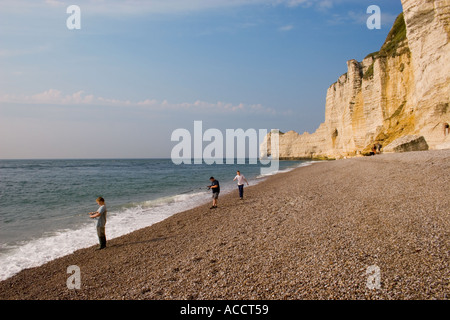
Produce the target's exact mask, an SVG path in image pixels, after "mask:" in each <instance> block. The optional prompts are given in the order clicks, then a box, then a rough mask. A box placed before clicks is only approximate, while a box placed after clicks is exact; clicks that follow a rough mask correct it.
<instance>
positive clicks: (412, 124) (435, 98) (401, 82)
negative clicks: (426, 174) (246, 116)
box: [261, 0, 450, 159]
mask: <svg viewBox="0 0 450 320" xmlns="http://www.w3.org/2000/svg"><path fill="white" fill-rule="evenodd" d="M402 5H403V9H404V13H402V14H400V15H399V16H398V17H397V19H396V21H395V23H394V25H393V27H392V29H391V31H390V32H389V34H388V36H387V38H386V41H385V43H384V44H383V46H382V47H381V49H380V51H378V52H374V53H372V54H369V55H368V56H367V57H366V58H365V59H364V60H363V61H362V62H358V61H356V60H350V61H348V62H347V67H348V72H347V73H346V74H343V75H342V76H341V77H339V79H338V81H337V82H335V83H333V84H332V85H331V86H330V87H329V88H328V90H327V97H326V106H325V122H324V123H322V124H321V125H320V126H319V128H318V129H317V130H316V131H315V132H314V133H312V134H310V133H307V132H306V133H303V134H301V135H300V134H298V133H296V132H294V131H289V132H287V133H284V134H280V137H279V146H280V149H279V152H280V154H279V155H280V158H281V159H292V158H341V157H346V156H355V155H358V154H365V153H368V152H369V151H370V149H371V146H373V145H374V144H375V143H380V144H382V145H383V146H386V145H388V144H389V143H391V142H392V141H394V140H396V139H398V138H401V137H403V136H405V135H410V134H414V135H420V136H423V137H424V138H425V140H426V142H427V143H428V146H429V147H430V149H439V148H450V135H449V134H447V135H446V134H445V130H444V128H445V126H446V125H448V124H449V123H450V108H449V97H450V45H449V36H450V2H449V1H448V0H434V1H430V0H402ZM270 138H271V137H270V134H269V135H267V136H266V138H265V140H264V142H263V144H262V145H261V156H262V157H264V156H266V154H265V153H264V151H265V150H266V146H268V148H267V150H268V154H270V153H271V151H270Z"/></svg>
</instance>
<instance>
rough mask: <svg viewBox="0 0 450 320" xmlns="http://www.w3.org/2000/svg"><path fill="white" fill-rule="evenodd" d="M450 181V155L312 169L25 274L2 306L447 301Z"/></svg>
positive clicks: (1, 295)
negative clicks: (72, 274)
mask: <svg viewBox="0 0 450 320" xmlns="http://www.w3.org/2000/svg"><path fill="white" fill-rule="evenodd" d="M449 172H450V150H437V151H422V152H408V153H398V154H381V155H376V156H372V157H360V158H351V159H344V160H336V161H327V162H320V163H314V164H312V165H311V166H307V167H301V168H298V169H295V170H293V171H290V172H287V173H279V174H277V175H274V176H270V177H268V178H267V179H266V180H264V181H262V182H261V183H259V184H257V185H255V186H249V187H246V188H245V194H244V200H243V201H241V200H239V196H238V190H237V188H236V191H235V192H231V193H229V194H225V195H221V196H220V197H219V203H218V208H217V209H210V203H208V204H205V205H202V206H199V207H196V208H194V209H191V210H187V211H184V212H181V213H178V214H175V215H173V216H171V217H169V218H167V219H165V220H163V221H161V222H159V223H156V224H154V225H152V226H150V227H147V228H144V229H140V230H137V231H135V232H132V233H130V234H127V235H124V236H121V237H119V238H115V239H112V240H110V241H108V247H107V248H106V249H104V250H101V251H96V250H95V247H90V248H86V249H81V250H78V251H76V252H74V253H73V254H70V255H67V256H64V257H62V258H58V259H56V260H53V261H50V262H48V263H46V264H44V265H42V266H39V267H36V268H31V269H26V270H23V271H21V272H20V273H18V274H16V275H14V276H12V277H11V278H8V279H6V280H4V281H2V282H0V299H44V300H46V299H69V300H72V299H82V300H84V299H89V300H90V299H115V300H116V299H117V300H121V299H200V300H203V299H257V300H259V299H277V300H280V299H288V300H298V299H408V300H409V299H444V300H446V299H448V298H449V296H450V282H449V280H450V271H449V262H450V219H449V214H450V197H449V194H450V179H449ZM106 234H108V224H107V225H106ZM92 236H93V237H95V236H96V235H95V231H94V230H93V234H92ZM71 265H76V266H78V267H79V268H80V272H81V288H80V289H75V290H74V289H72V290H71V289H68V287H67V283H66V282H67V278H68V277H69V274H67V268H68V267H69V266H71ZM369 270H378V271H377V272H378V273H377V274H376V275H377V277H378V278H377V279H378V283H376V281H375V282H373V279H374V278H373V274H372V273H371V272H369ZM374 284H375V285H374Z"/></svg>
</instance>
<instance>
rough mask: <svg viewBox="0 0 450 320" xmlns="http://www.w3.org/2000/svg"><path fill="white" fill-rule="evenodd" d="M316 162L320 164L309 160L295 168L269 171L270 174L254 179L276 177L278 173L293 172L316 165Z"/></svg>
mask: <svg viewBox="0 0 450 320" xmlns="http://www.w3.org/2000/svg"><path fill="white" fill-rule="evenodd" d="M316 162H320V161H313V160H311V161H306V162H302V163H300V164H299V165H297V166H293V167H289V168H286V169H283V170H274V171H271V172H268V173H265V174H260V175H258V176H256V179H263V178H266V177H269V176H273V175H276V174H278V173H286V172H290V171H292V170H295V169H297V168H301V167H307V166H310V165H312V164H313V163H316Z"/></svg>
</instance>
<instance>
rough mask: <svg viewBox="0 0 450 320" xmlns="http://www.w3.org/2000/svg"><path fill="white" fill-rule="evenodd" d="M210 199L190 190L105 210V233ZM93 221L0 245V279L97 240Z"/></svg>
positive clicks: (122, 231)
mask: <svg viewBox="0 0 450 320" xmlns="http://www.w3.org/2000/svg"><path fill="white" fill-rule="evenodd" d="M207 201H209V197H208V196H207V194H206V192H195V191H194V192H190V193H186V194H179V195H174V196H167V197H162V198H158V199H155V200H150V201H144V202H140V203H134V204H132V205H128V206H127V207H123V208H122V209H120V210H118V211H116V212H108V219H107V224H106V235H107V238H108V239H114V238H117V237H120V236H122V235H125V234H128V233H130V232H133V231H136V230H138V229H141V228H145V227H148V226H151V225H152V224H155V223H157V222H160V221H162V220H164V219H166V218H168V217H170V216H172V215H173V214H175V213H177V212H181V211H184V210H188V209H191V208H194V207H196V206H198V205H201V204H204V203H206V202H207ZM95 224H96V221H90V222H89V223H84V224H82V225H81V226H79V227H78V228H77V229H61V230H58V231H55V232H51V233H50V232H47V233H45V234H44V235H43V236H42V237H39V238H36V239H32V240H30V241H26V242H22V243H17V244H15V245H11V244H2V245H1V247H0V252H1V253H0V280H5V279H7V278H9V277H11V276H13V275H14V274H16V273H18V272H20V271H21V270H23V269H27V268H32V267H37V266H40V265H42V264H44V263H46V262H49V261H51V260H54V259H57V258H59V257H62V256H65V255H68V254H71V253H73V252H75V251H76V250H79V249H83V248H87V247H90V246H92V245H95V244H97V243H98V240H97V233H96V229H95Z"/></svg>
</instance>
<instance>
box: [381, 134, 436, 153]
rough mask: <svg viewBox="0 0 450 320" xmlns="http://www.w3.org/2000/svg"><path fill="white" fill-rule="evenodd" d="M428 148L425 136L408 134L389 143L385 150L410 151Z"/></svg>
mask: <svg viewBox="0 0 450 320" xmlns="http://www.w3.org/2000/svg"><path fill="white" fill-rule="evenodd" d="M425 150H428V144H427V142H426V141H425V138H424V137H423V136H418V135H406V136H403V137H401V138H398V139H396V140H394V141H393V142H391V143H390V144H389V145H387V146H386V147H385V148H384V149H383V152H408V151H425Z"/></svg>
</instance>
